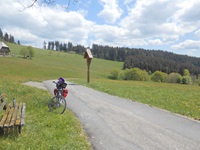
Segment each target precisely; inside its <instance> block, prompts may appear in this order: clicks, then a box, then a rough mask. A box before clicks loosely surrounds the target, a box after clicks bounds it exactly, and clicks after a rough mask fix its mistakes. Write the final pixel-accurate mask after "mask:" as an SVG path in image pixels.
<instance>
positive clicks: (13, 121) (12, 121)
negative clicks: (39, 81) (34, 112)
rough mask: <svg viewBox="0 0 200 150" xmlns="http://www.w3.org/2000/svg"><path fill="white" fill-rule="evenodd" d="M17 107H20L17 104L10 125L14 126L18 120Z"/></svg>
mask: <svg viewBox="0 0 200 150" xmlns="http://www.w3.org/2000/svg"><path fill="white" fill-rule="evenodd" d="M17 109H18V106H16V107H15V108H14V111H13V115H12V119H11V121H10V126H14V124H15V120H16V117H17Z"/></svg>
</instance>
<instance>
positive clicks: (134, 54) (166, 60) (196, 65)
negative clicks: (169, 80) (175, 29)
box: [92, 44, 200, 75]
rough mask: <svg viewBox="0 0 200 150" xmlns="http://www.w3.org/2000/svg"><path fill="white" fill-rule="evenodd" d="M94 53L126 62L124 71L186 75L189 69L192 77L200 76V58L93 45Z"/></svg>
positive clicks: (164, 52)
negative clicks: (185, 71) (185, 70)
mask: <svg viewBox="0 0 200 150" xmlns="http://www.w3.org/2000/svg"><path fill="white" fill-rule="evenodd" d="M92 53H93V55H94V56H95V57H97V58H102V59H107V60H113V61H121V62H124V65H123V69H130V68H134V67H137V68H140V69H142V70H146V71H147V72H152V73H153V72H155V71H157V70H158V71H162V72H165V73H168V74H170V73H172V72H177V73H180V74H181V75H183V74H184V69H188V70H189V72H190V73H191V74H192V75H198V74H200V58H197V57H191V56H187V55H178V54H174V53H172V52H167V51H162V50H146V49H141V48H127V47H110V46H101V45H97V44H93V47H92Z"/></svg>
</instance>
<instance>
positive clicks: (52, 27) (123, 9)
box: [0, 0, 200, 56]
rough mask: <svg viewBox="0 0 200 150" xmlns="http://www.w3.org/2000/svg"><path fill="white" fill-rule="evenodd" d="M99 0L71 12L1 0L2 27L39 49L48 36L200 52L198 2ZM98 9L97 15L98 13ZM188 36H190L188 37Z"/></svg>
mask: <svg viewBox="0 0 200 150" xmlns="http://www.w3.org/2000/svg"><path fill="white" fill-rule="evenodd" d="M20 1H24V0H20ZM25 1H26V2H27V0H25ZM30 1H31V0H30ZM30 1H29V2H30ZM63 2H66V1H64V0H63ZM98 2H99V3H98ZM98 2H96V1H95V2H94V1H93V0H88V1H80V3H79V2H78V3H77V5H73V7H76V9H75V10H76V11H73V9H72V7H71V8H70V9H69V10H68V11H66V10H65V9H63V8H62V7H60V6H59V5H57V7H43V6H40V7H32V8H30V9H26V10H24V11H23V12H20V11H19V10H20V8H22V7H21V5H20V4H19V3H18V1H13V0H7V1H3V0H2V1H0V28H1V29H2V31H3V32H7V33H10V34H12V35H14V37H15V40H18V39H19V40H20V42H21V43H22V44H31V43H32V45H33V46H35V45H36V46H37V47H38V46H39V47H42V44H43V41H44V40H45V41H55V40H58V41H60V42H66V43H67V42H68V41H70V42H72V43H73V44H74V45H76V44H82V45H84V46H87V45H91V44H92V43H95V44H101V45H110V46H129V47H141V48H143V47H145V48H149V49H154V48H155V47H156V48H157V46H160V47H164V46H167V47H168V48H169V47H171V48H172V50H176V49H179V50H182V51H178V52H184V53H187V52H186V51H188V53H189V51H190V53H191V52H196V53H199V56H200V52H198V50H199V49H200V48H199V46H198V44H199V45H200V43H199V41H198V40H199V37H200V15H199V14H200V10H199V7H200V1H199V0H190V1H188V0H124V1H121V0H110V1H108V0H99V1H98ZM94 4H95V5H94ZM97 4H98V6H97ZM93 11H94V12H97V13H98V14H97V13H96V14H93V13H94V12H93ZM5 14H6V15H5ZM91 14H92V15H91ZM86 18H88V19H90V20H87V19H86ZM99 18H103V20H102V19H99ZM99 22H100V23H99ZM188 35H189V36H190V37H185V36H188ZM185 39H187V40H185ZM180 40H181V41H183V40H185V41H184V42H181V41H180ZM195 40H196V41H195ZM165 50H166V49H165ZM191 50H192V51H191Z"/></svg>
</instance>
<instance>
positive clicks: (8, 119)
mask: <svg viewBox="0 0 200 150" xmlns="http://www.w3.org/2000/svg"><path fill="white" fill-rule="evenodd" d="M13 111H14V107H11V108H10V111H9V113H8V116H7V119H6V121H5V123H4V127H9V125H10V121H11V119H12V115H13Z"/></svg>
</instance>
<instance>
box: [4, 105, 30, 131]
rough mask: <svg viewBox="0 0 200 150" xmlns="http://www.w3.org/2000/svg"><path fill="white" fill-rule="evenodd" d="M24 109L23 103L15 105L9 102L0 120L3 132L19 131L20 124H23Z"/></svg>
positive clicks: (20, 128)
mask: <svg viewBox="0 0 200 150" xmlns="http://www.w3.org/2000/svg"><path fill="white" fill-rule="evenodd" d="M3 102H4V101H3ZM3 102H2V103H3ZM4 106H6V105H4ZM25 109H26V104H25V103H20V104H15V105H13V104H9V105H8V106H7V108H6V110H5V113H4V114H3V116H2V118H1V120H0V129H1V132H2V133H3V134H6V133H9V132H14V131H17V133H21V130H22V126H23V125H25Z"/></svg>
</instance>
